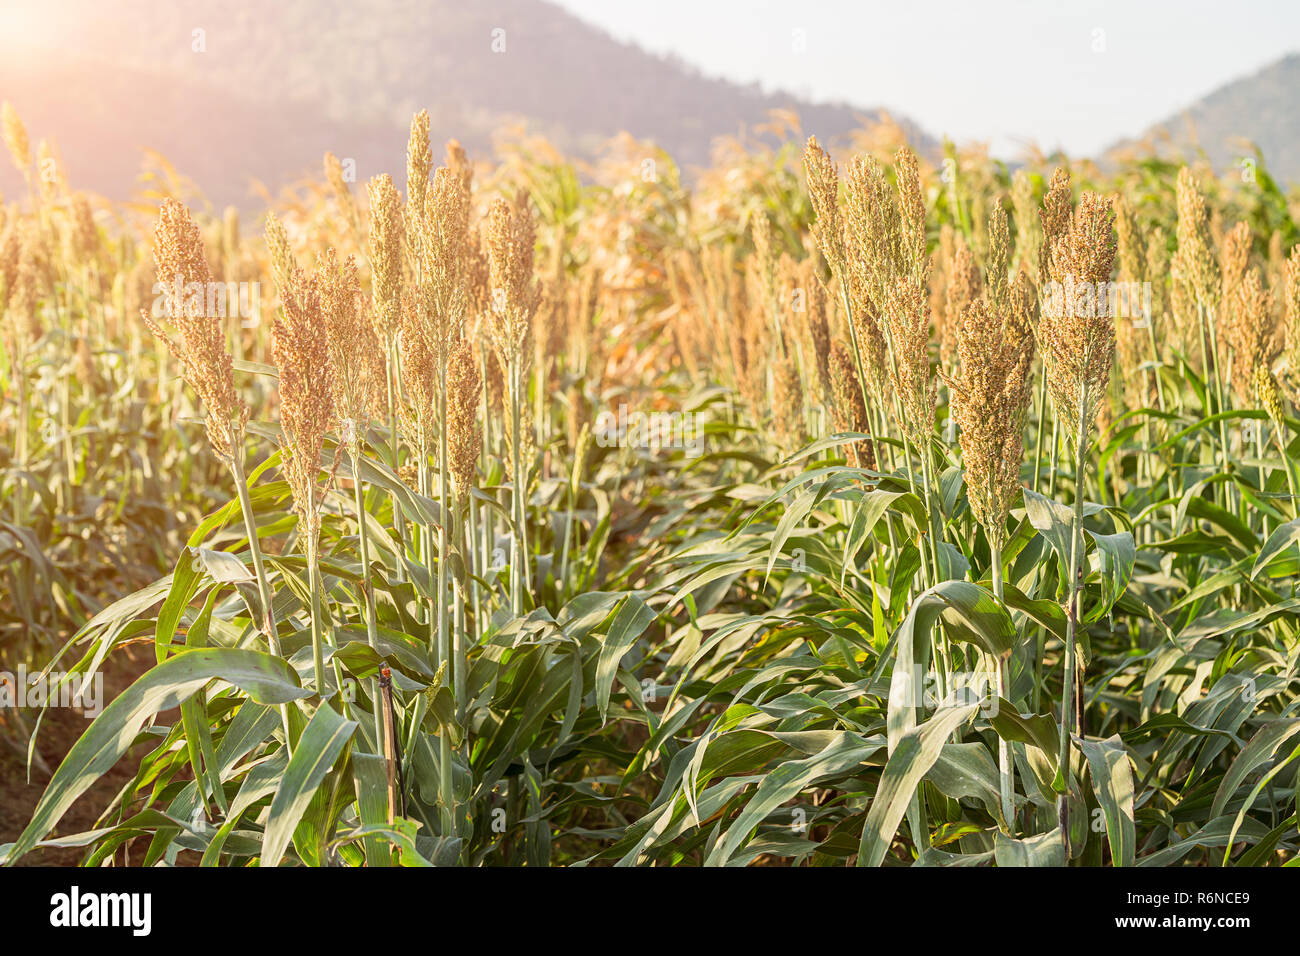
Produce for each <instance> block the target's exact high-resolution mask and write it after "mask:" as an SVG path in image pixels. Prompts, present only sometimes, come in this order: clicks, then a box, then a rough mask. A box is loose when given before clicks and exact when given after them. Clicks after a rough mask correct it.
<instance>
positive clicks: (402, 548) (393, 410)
mask: <svg viewBox="0 0 1300 956" xmlns="http://www.w3.org/2000/svg"><path fill="white" fill-rule="evenodd" d="M385 358H386V359H387V361H386V362H385V363H384V368H385V371H386V373H387V374H386V375H385V379H386V386H387V389H388V449H389V453H390V456H389V457H390V460H389V464H390V465H391V466H392V468H393V477H395V478H397V479H398V480H399V481H400V480H401V478H400V476H399V475H400V470H401V467H402V461H401V459H402V455H401V447H400V443H399V442H398V440H397V399H398V395H399V394H400V388H399V386H398V381H397V375H398V361H399V358H398V354H397V339H396V338H394V339H393V340H392V341H390V342H389V343H388V354H387V355H386V356H385ZM392 499H393V530H394V531H395V532H396V533H397V546H398V551H399V553H401V554H405V553H406V522H405V521H404V520H403V519H402V506H401V504H400V503H399V502H398V500H397V494H396V493H395V492H394V494H393V495H392ZM412 544H414V542H412ZM393 576H394V577H395V578H396V579H397V580H398V581H401V580H402V579H403V578H404V577H405V571H404V569H403V568H402V563H401V562H400V561H399V562H397V567H396V568H394V569H393Z"/></svg>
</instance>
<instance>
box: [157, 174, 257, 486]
mask: <svg viewBox="0 0 1300 956" xmlns="http://www.w3.org/2000/svg"><path fill="white" fill-rule="evenodd" d="M153 259H154V267H155V268H156V270H157V273H158V282H159V284H160V285H161V286H162V291H163V301H164V303H165V306H166V321H167V322H168V323H169V324H170V325H171V326H172V328H174V329H175V330H176V332H177V334H178V336H179V337H178V338H172V337H171V336H170V335H169V334H168V333H167V332H166V331H164V330H163V328H162V327H161V326H160V325H159V324H158V323H156V322H155V321H154V320H153V318H152V317H151V316H150V315H149V314H148V312H144V313H143V315H144V320H145V323H146V324H147V325H148V326H149V328H150V329H151V330H152V331H153V333H154V334H155V335H158V336H159V337H161V338H162V339H164V340H165V341H166V342H167V346H168V348H169V349H170V350H171V353H172V355H174V356H175V357H176V358H177V359H178V360H179V361H180V362H181V363H182V365H183V366H184V372H185V380H186V381H187V382H189V384H190V387H191V388H193V389H194V391H195V392H197V393H198V396H199V399H200V400H201V401H202V402H203V405H204V406H205V407H206V408H207V420H206V425H207V432H208V441H209V442H210V443H211V444H212V450H213V451H214V452H216V454H217V455H218V457H220V458H222V459H224V460H226V461H231V460H233V459H234V456H235V455H237V454H240V453H241V450H242V446H243V439H244V429H245V426H246V425H247V424H248V406H247V405H245V404H244V402H243V401H242V400H241V399H240V397H239V393H238V392H237V391H236V390H235V374H234V364H233V362H232V360H231V358H230V353H229V352H227V351H226V336H225V330H224V327H223V321H222V319H221V318H220V317H218V316H215V315H210V314H209V312H208V308H207V304H208V293H209V290H210V289H211V288H212V275H211V273H210V272H209V270H208V262H207V259H206V258H204V255H203V236H202V235H201V234H200V233H199V227H198V226H197V225H195V224H194V220H193V219H191V218H190V211H189V210H188V209H186V208H185V206H184V205H183V204H182V203H180V202H177V201H176V200H175V199H167V200H164V201H163V204H162V208H161V209H160V210H159V212H158V225H157V226H156V227H155V228H154V250H153Z"/></svg>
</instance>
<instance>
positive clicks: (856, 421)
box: [827, 341, 876, 469]
mask: <svg viewBox="0 0 1300 956" xmlns="http://www.w3.org/2000/svg"><path fill="white" fill-rule="evenodd" d="M827 364H828V366H829V374H828V377H829V379H830V392H831V396H832V400H831V424H832V425H833V426H834V428H835V430H836V431H840V432H859V433H861V434H864V435H866V434H870V433H871V427H870V423H869V422H868V420H867V405H866V401H865V400H864V399H863V397H862V385H861V384H860V383H859V381H858V370H857V368H856V367H855V365H856V363H855V362H854V361H853V356H852V355H850V354H849V350H848V349H846V348H845V347H844V345H843V344H842V343H840V342H838V341H837V342H835V343H834V344H832V345H831V351H830V356H829V359H828V363H827ZM851 448H852V451H851V453H850V457H851V460H852V461H853V464H854V467H857V468H868V469H874V468H875V467H876V454H875V446H874V443H873V442H871V441H869V440H868V441H865V442H854V443H853V445H852V446H851Z"/></svg>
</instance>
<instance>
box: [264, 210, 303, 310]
mask: <svg viewBox="0 0 1300 956" xmlns="http://www.w3.org/2000/svg"><path fill="white" fill-rule="evenodd" d="M266 251H267V253H268V254H269V255H270V257H271V274H272V276H274V277H275V288H276V291H277V292H279V293H280V297H281V299H283V298H284V290H285V289H286V288H288V286H289V279H290V278H291V277H292V276H293V273H294V270H295V269H297V268H298V263H297V261H296V260H295V259H294V255H293V249H292V248H291V247H290V245H289V232H288V230H286V229H285V228H284V223H282V222H281V221H280V217H279V216H277V215H276V214H275V213H273V212H268V213H267V214H266Z"/></svg>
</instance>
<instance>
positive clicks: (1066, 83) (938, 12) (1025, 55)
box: [552, 0, 1300, 158]
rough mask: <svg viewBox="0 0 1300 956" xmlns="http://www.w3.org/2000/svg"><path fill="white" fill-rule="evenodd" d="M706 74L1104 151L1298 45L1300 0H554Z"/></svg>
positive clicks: (1006, 141) (1001, 143) (1003, 144)
mask: <svg viewBox="0 0 1300 956" xmlns="http://www.w3.org/2000/svg"><path fill="white" fill-rule="evenodd" d="M552 2H554V3H556V4H558V5H559V6H561V7H564V8H566V9H567V10H569V11H570V12H572V13H574V14H576V15H577V16H579V17H581V18H582V19H584V20H586V21H587V22H589V23H592V24H595V25H597V26H600V27H603V28H604V29H606V30H607V31H608V32H610V33H611V34H613V35H614V36H615V37H617V38H618V39H620V40H625V41H631V42H634V43H636V44H637V45H638V46H640V47H642V48H643V49H645V50H649V51H651V52H655V53H663V54H675V55H677V56H679V57H680V58H681V59H682V60H684V61H685V62H687V63H689V64H691V65H692V66H694V67H696V68H698V69H699V70H700V71H701V72H703V73H705V74H707V75H709V76H717V77H725V78H727V79H731V80H735V81H737V82H741V83H750V82H758V83H759V84H760V85H761V86H763V87H764V88H765V89H768V90H774V89H782V90H786V91H788V92H791V93H795V94H798V95H800V96H803V97H806V98H809V99H812V100H818V101H826V100H842V101H844V102H847V103H850V104H852V105H854V106H860V107H864V108H865V107H876V106H882V107H885V108H886V109H889V110H891V111H893V112H895V113H897V114H899V115H901V116H906V117H907V118H909V119H911V120H913V121H915V122H917V123H918V124H920V126H921V127H922V128H923V129H925V130H927V131H928V132H930V133H932V134H934V135H947V136H950V137H951V138H953V139H954V140H956V141H958V142H970V141H982V142H987V143H988V144H989V145H990V148H991V149H992V151H993V152H994V154H995V155H998V156H1004V157H1007V158H1014V157H1015V156H1018V155H1020V154H1021V153H1023V151H1024V148H1025V146H1026V145H1028V144H1029V143H1037V144H1038V145H1039V146H1041V147H1043V148H1044V149H1046V150H1050V149H1052V148H1054V147H1058V146H1059V147H1062V148H1064V149H1065V150H1066V151H1067V152H1069V153H1071V154H1073V155H1095V154H1097V153H1099V152H1101V151H1102V150H1104V149H1105V148H1106V147H1108V146H1110V145H1111V144H1113V143H1114V142H1115V141H1117V140H1119V139H1122V138H1125V137H1129V136H1136V135H1140V134H1141V133H1142V131H1143V130H1145V129H1146V128H1147V127H1149V126H1150V125H1152V124H1153V123H1155V122H1158V121H1160V120H1163V119H1166V118H1168V117H1170V116H1172V115H1176V114H1177V113H1178V112H1179V111H1180V110H1182V109H1184V108H1185V107H1187V106H1189V105H1191V104H1192V103H1194V102H1195V101H1196V100H1198V99H1200V98H1201V97H1202V96H1204V95H1205V94H1207V93H1209V92H1211V91H1213V90H1215V89H1217V88H1218V87H1219V86H1222V85H1223V84H1224V83H1226V82H1229V81H1231V80H1234V79H1237V78H1240V77H1243V76H1248V75H1250V74H1252V73H1255V72H1257V71H1258V70H1259V69H1261V68H1262V67H1264V66H1267V65H1268V64H1270V63H1272V62H1274V61H1275V60H1277V59H1279V58H1281V57H1282V56H1284V55H1286V54H1287V53H1292V52H1300V2H1296V0H1234V2H1226V0H1218V2H1207V0H1182V2H1172V0H1093V2H1081V0H1039V2H1028V0H979V2H974V0H910V2H908V0H889V2H879V0H856V2H851V0H840V2H832V0H784V2H776V0H552Z"/></svg>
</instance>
